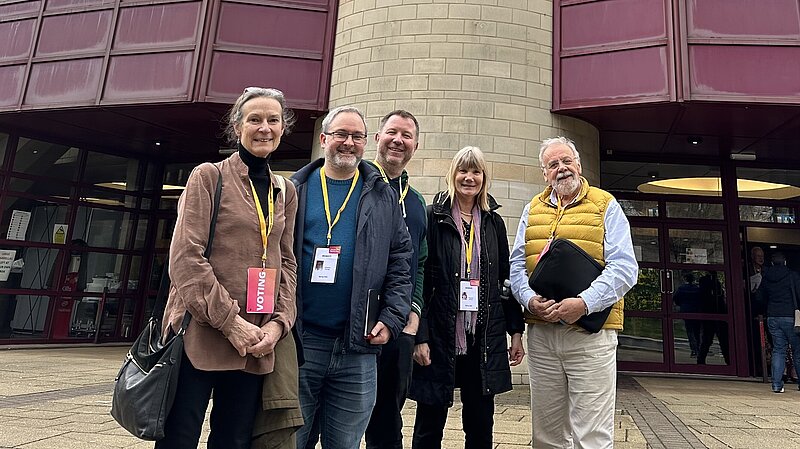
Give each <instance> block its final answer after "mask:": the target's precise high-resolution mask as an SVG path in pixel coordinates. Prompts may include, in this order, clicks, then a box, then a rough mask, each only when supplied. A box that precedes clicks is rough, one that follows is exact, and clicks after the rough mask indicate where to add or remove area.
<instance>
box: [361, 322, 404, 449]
mask: <svg viewBox="0 0 800 449" xmlns="http://www.w3.org/2000/svg"><path fill="white" fill-rule="evenodd" d="M414 339H415V337H414V336H413V335H409V334H403V333H401V334H400V336H399V337H398V338H397V339H393V340H389V342H388V343H386V344H385V345H384V346H383V349H381V355H380V357H379V358H378V394H377V397H376V399H375V408H373V409H372V417H370V420H369V426H367V433H366V440H367V449H403V418H402V416H401V415H400V412H401V411H402V410H403V405H404V404H405V402H406V397H407V396H408V389H409V387H410V385H411V369H412V366H413V365H412V364H413V363H414V360H413V356H414Z"/></svg>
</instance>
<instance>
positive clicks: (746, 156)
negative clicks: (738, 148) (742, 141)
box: [731, 153, 756, 161]
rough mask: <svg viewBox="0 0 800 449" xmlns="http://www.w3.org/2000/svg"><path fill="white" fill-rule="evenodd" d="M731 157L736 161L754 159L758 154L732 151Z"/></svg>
mask: <svg viewBox="0 0 800 449" xmlns="http://www.w3.org/2000/svg"><path fill="white" fill-rule="evenodd" d="M731 159H733V160H734V161H754V160H756V155H755V154H753V153H731Z"/></svg>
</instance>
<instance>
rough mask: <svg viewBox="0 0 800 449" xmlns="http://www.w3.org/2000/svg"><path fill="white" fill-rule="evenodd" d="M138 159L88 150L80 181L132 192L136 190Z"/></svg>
mask: <svg viewBox="0 0 800 449" xmlns="http://www.w3.org/2000/svg"><path fill="white" fill-rule="evenodd" d="M138 175H139V161H138V160H136V159H128V158H124V157H119V156H112V155H110V154H103V153H95V152H94V151H89V152H88V153H87V155H86V168H85V169H84V173H83V177H82V179H81V182H85V183H88V184H95V185H98V186H101V187H108V188H111V189H118V190H122V191H126V190H127V191H131V192H134V191H136V190H137V187H138V186H137V185H136V182H137V177H138Z"/></svg>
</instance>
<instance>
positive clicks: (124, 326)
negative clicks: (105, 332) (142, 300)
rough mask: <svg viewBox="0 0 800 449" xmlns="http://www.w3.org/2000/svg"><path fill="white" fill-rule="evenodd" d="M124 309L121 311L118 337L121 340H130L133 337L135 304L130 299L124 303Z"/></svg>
mask: <svg viewBox="0 0 800 449" xmlns="http://www.w3.org/2000/svg"><path fill="white" fill-rule="evenodd" d="M124 305H125V308H124V309H123V311H122V322H121V323H120V325H121V328H120V332H119V336H120V337H122V338H130V337H132V336H133V317H134V313H135V312H136V303H134V302H133V300H131V299H127V300H125V302H124Z"/></svg>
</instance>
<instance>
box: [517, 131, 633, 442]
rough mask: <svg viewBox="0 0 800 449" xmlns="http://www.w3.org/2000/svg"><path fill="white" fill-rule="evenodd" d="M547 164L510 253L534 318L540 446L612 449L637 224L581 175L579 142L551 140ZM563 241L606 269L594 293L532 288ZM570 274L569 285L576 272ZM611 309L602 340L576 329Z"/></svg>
mask: <svg viewBox="0 0 800 449" xmlns="http://www.w3.org/2000/svg"><path fill="white" fill-rule="evenodd" d="M539 163H540V164H541V167H542V174H543V176H544V179H545V181H546V182H547V183H548V184H549V186H548V187H547V188H546V189H545V190H544V191H543V192H542V193H541V194H539V195H537V196H535V197H533V199H532V200H531V202H530V203H529V204H528V205H526V206H525V208H524V209H523V211H522V216H521V217H520V221H519V227H518V228H517V236H516V239H515V240H514V247H513V249H512V251H511V288H512V290H513V292H514V296H516V298H517V300H518V301H519V302H520V304H522V306H523V307H524V308H525V310H526V312H527V313H526V322H527V323H528V351H529V354H528V374H529V376H528V377H529V379H530V384H531V412H532V415H533V419H532V426H533V430H532V432H533V447H535V448H537V449H565V448H573V447H574V448H592V449H608V448H612V447H613V446H614V402H615V399H616V386H617V385H616V380H617V360H616V350H617V332H618V331H620V330H621V329H622V324H623V322H624V319H623V301H622V297H623V295H624V294H625V293H627V292H628V290H630V289H631V288H632V287H633V286H634V284H636V279H637V276H638V264H637V263H636V257H635V254H634V250H633V243H632V241H631V231H630V226H629V224H628V219H627V218H626V217H625V214H624V213H623V211H622V208H621V207H620V205H619V203H618V202H617V200H616V199H614V197H613V196H612V195H611V194H609V193H608V192H605V191H603V190H601V189H598V188H596V187H591V186H589V182H588V181H586V179H584V178H583V177H582V176H581V162H580V155H579V154H578V150H577V149H576V148H575V144H574V143H572V141H571V140H569V139H567V138H565V137H556V138H552V139H546V140H545V141H544V142H542V145H541V146H540V147H539ZM555 238H562V239H568V240H571V241H572V242H573V243H575V244H576V245H578V246H579V247H580V248H581V249H583V250H584V251H585V252H586V253H587V254H589V255H590V256H591V257H593V258H594V259H595V260H596V261H597V262H598V263H600V265H603V271H602V272H601V274H600V275H599V277H597V278H596V279H595V280H594V281H593V282H592V283H591V285H590V286H589V288H587V289H586V290H584V291H583V292H582V293H580V294H579V295H578V296H577V297H574V298H566V299H563V300H562V301H560V302H555V301H554V300H553V299H551V298H543V297H541V296H540V295H537V294H536V292H534V291H533V290H532V289H531V288H530V287H529V286H528V277H529V275H530V274H531V273H532V272H533V269H534V268H535V267H536V263H537V261H538V260H539V257H540V255H541V254H542V253H543V252H544V251H546V248H548V246H549V244H550V242H552V241H553V239H555ZM563 276H564V279H565V280H566V281H567V282H568V281H569V279H570V276H571V274H570V273H568V272H567V273H563ZM608 307H611V313H610V315H609V316H608V319H607V320H606V322H605V323H604V325H603V328H602V329H601V330H600V331H599V332H598V333H589V332H587V331H585V330H583V329H582V328H580V327H578V326H575V325H573V323H575V322H576V321H577V320H578V319H579V318H580V317H582V316H584V315H588V314H590V313H593V312H598V311H601V310H604V309H606V308H608Z"/></svg>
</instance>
